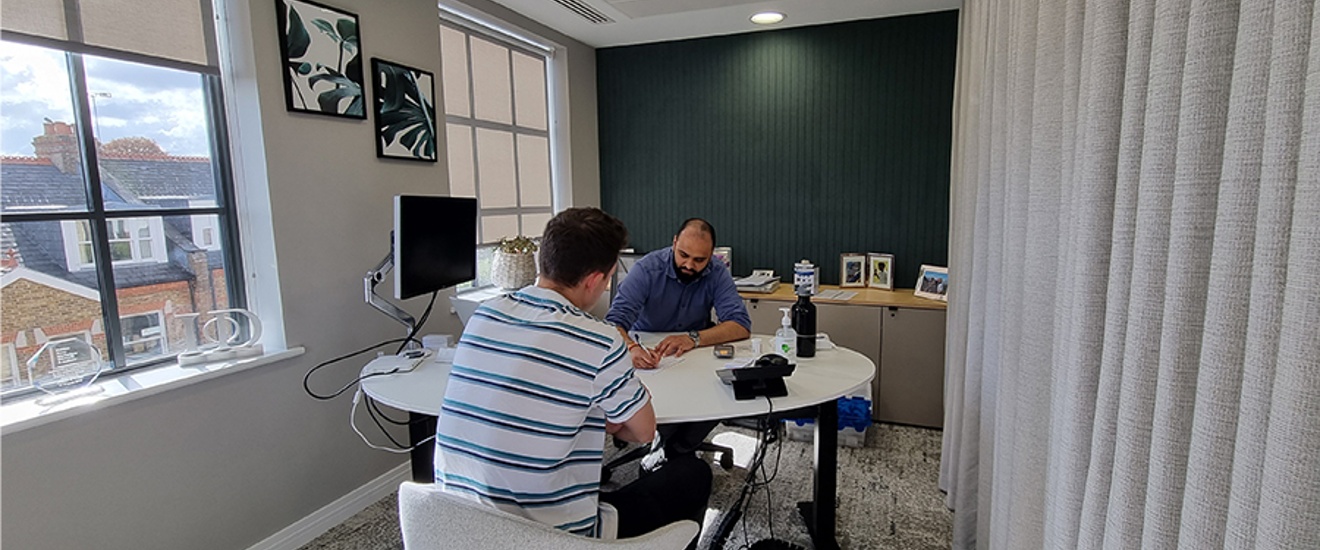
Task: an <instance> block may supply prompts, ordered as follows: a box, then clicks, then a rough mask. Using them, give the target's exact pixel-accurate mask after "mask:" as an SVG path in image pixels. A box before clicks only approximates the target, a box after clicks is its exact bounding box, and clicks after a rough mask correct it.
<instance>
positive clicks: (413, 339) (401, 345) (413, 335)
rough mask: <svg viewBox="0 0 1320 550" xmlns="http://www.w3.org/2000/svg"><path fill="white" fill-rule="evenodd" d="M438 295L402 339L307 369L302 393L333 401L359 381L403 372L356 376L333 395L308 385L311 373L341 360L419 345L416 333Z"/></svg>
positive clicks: (363, 349) (392, 370) (429, 315)
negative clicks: (377, 351)
mask: <svg viewBox="0 0 1320 550" xmlns="http://www.w3.org/2000/svg"><path fill="white" fill-rule="evenodd" d="M438 294H439V291H437V292H432V293H431V301H430V303H428V304H426V311H424V312H422V316H421V317H420V318H419V319H418V320H417V324H416V325H414V326H413V329H412V331H410V332H409V333H408V335H407V336H405V337H403V338H395V339H393V340H386V341H384V342H378V343H375V344H372V345H370V346H367V347H365V348H362V349H360V350H357V351H354V352H350V353H346V354H344V355H340V356H339V357H336V358H334V359H330V360H327V361H323V362H321V363H319V364H317V365H316V366H315V367H312V368H310V369H307V374H304V375H303V382H302V383H303V391H305V392H307V395H310V396H311V397H312V398H313V399H317V400H320V401H328V400H330V399H334V398H336V397H339V396H340V395H343V394H344V393H345V392H347V391H348V390H349V389H351V388H352V387H353V386H354V385H355V384H357V383H359V382H361V381H363V380H366V379H367V378H373V377H376V376H387V375H390V374H398V373H400V372H404V369H401V368H395V369H391V370H387V371H381V372H372V373H367V374H363V375H360V376H358V377H357V378H354V379H353V380H351V381H349V382H348V383H347V384H344V386H343V387H341V388H339V389H338V390H335V391H334V393H329V394H318V393H316V392H314V391H312V388H311V386H310V385H309V382H310V380H311V378H312V374H313V373H315V372H316V371H318V370H321V369H322V368H324V367H328V366H330V365H333V364H335V363H338V362H340V361H343V360H345V359H352V358H354V357H357V356H359V355H362V354H364V353H367V352H371V351H375V350H376V349H378V348H381V347H384V346H388V345H390V344H399V349H397V350H395V352H394V353H395V354H398V353H401V352H403V350H404V348H406V347H407V346H408V343H409V342H414V343H417V344H418V345H421V341H419V340H418V339H417V333H418V332H419V331H420V330H421V329H422V325H425V324H426V320H427V319H428V318H430V317H431V309H432V308H433V307H434V306H435V297H436V296H437V295H438Z"/></svg>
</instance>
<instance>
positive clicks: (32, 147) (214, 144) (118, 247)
mask: <svg viewBox="0 0 1320 550" xmlns="http://www.w3.org/2000/svg"><path fill="white" fill-rule="evenodd" d="M101 4H102V3H100V2H91V1H89V0H30V1H28V2H23V3H15V2H7V3H5V4H4V5H3V10H4V11H3V14H2V15H3V18H0V28H3V33H2V34H0V108H2V109H3V111H4V113H5V124H4V125H3V127H0V132H3V134H2V135H0V154H2V155H3V156H0V181H3V182H4V185H3V186H0V214H3V222H2V223H0V276H3V285H2V286H0V308H2V309H3V311H4V317H3V321H2V322H0V325H3V326H2V328H0V346H3V347H4V352H3V353H0V356H2V358H3V359H4V361H5V363H4V365H3V367H0V371H3V374H0V376H3V380H4V383H3V386H0V393H3V394H4V395H5V396H6V397H8V396H11V395H13V394H16V393H22V392H25V391H31V390H32V387H31V383H32V379H33V378H40V377H41V376H42V375H43V374H44V373H41V372H36V373H28V372H26V370H25V369H26V362H27V360H28V359H29V358H31V357H32V355H33V354H34V353H36V351H37V350H38V349H39V348H40V346H41V345H42V344H44V343H45V342H46V341H49V340H50V338H48V337H47V336H46V335H47V334H81V335H84V336H85V338H86V339H87V340H88V341H89V343H90V344H91V345H93V346H95V347H96V348H98V350H99V351H100V352H101V354H102V356H103V357H104V358H105V359H106V360H107V361H109V363H110V365H109V367H110V369H111V370H110V372H111V373H118V372H123V371H126V370H130V369H133V368H137V367H142V366H147V365H150V364H154V363H158V362H161V361H165V360H169V359H172V355H171V354H172V353H177V352H178V350H180V349H183V348H184V345H183V343H184V342H186V341H188V337H189V336H195V335H189V334H188V333H187V331H188V330H189V327H191V326H193V324H192V323H190V321H191V319H192V318H193V316H194V315H193V314H198V313H202V314H204V313H205V312H206V311H210V310H215V309H224V308H230V307H243V306H244V305H245V296H246V295H245V293H244V289H243V287H242V277H240V276H238V274H239V273H241V272H242V269H241V265H240V258H239V257H238V250H239V246H238V242H239V241H238V235H237V231H236V228H237V227H238V224H237V220H236V219H235V212H234V211H233V207H232V205H233V204H234V200H233V184H232V181H231V180H230V176H229V174H230V167H229V153H228V137H227V135H226V128H225V124H224V115H223V113H222V109H223V105H224V100H223V94H222V89H221V78H220V70H219V62H218V59H217V54H216V51H217V50H216V42H215V36H216V29H215V27H214V25H215V23H214V18H213V17H212V16H211V15H212V6H211V4H210V3H209V2H207V1H205V0H203V1H198V0H142V1H140V2H129V3H116V5H115V7H114V9H107V8H106V7H104V6H102V5H101ZM70 7H72V8H76V9H74V10H73V11H72V12H71V11H69V10H68V8H70ZM65 13H77V15H78V16H77V17H67V18H66V17H64V14H65ZM130 24H131V28H133V29H134V32H132V33H124V32H122V29H124V28H127V27H126V25H130ZM193 330H195V329H193ZM16 371H17V372H16Z"/></svg>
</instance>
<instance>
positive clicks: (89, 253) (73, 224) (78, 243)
mask: <svg viewBox="0 0 1320 550" xmlns="http://www.w3.org/2000/svg"><path fill="white" fill-rule="evenodd" d="M105 224H106V231H105V232H106V238H107V239H109V241H110V260H111V263H112V264H115V265H123V264H127V263H132V262H155V263H162V262H165V261H166V258H165V236H164V235H165V229H164V227H163V224H162V222H161V218H158V217H155V218H118V219H114V220H107V221H106V222H105ZM60 228H61V231H62V232H63V234H64V248H65V259H66V260H67V263H68V269H69V271H76V270H82V269H92V268H94V267H95V259H94V257H95V254H94V242H95V241H94V240H93V238H92V226H91V223H90V222H88V221H85V220H81V221H69V220H65V221H62V222H60Z"/></svg>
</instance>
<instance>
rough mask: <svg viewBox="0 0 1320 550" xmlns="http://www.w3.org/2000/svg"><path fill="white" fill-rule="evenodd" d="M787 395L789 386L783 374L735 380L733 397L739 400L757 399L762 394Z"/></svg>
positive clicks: (766, 395)
mask: <svg viewBox="0 0 1320 550" xmlns="http://www.w3.org/2000/svg"><path fill="white" fill-rule="evenodd" d="M785 395H788V387H787V386H785V385H784V377H782V376H776V377H774V378H758V379H756V380H734V381H733V398H734V399H736V400H738V401H746V400H748V399H756V398H757V397H761V396H765V397H783V396H785Z"/></svg>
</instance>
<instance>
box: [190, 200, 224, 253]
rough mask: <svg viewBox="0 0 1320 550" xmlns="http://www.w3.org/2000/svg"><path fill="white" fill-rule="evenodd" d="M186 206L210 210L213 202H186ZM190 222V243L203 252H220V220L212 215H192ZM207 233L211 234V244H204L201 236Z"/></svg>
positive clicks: (213, 204)
mask: <svg viewBox="0 0 1320 550" xmlns="http://www.w3.org/2000/svg"><path fill="white" fill-rule="evenodd" d="M188 206H190V207H193V208H210V207H212V206H215V201H188ZM190 218H191V220H190V221H191V222H192V241H193V244H195V245H197V247H198V248H201V249H203V250H220V219H219V218H217V217H215V216H214V215H210V214H207V215H194V216H190ZM207 231H210V232H211V242H209V243H207V242H204V241H203V239H202V235H205V234H206V232H207Z"/></svg>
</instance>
